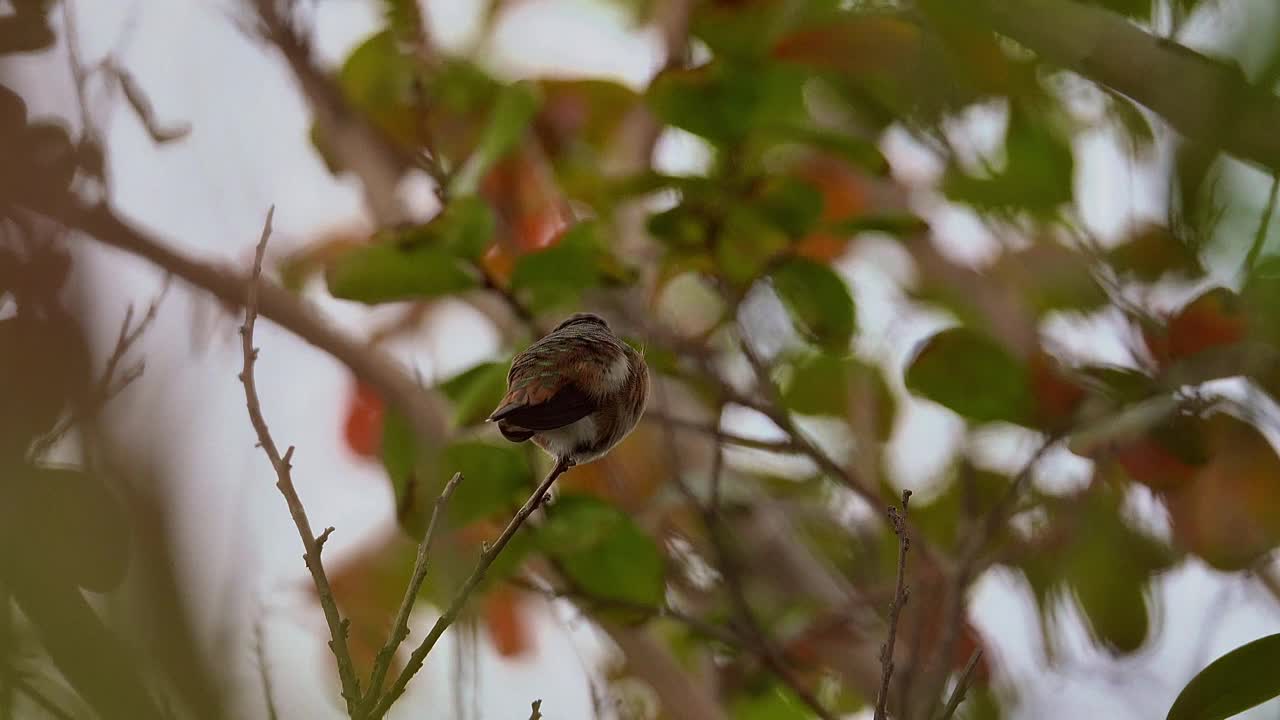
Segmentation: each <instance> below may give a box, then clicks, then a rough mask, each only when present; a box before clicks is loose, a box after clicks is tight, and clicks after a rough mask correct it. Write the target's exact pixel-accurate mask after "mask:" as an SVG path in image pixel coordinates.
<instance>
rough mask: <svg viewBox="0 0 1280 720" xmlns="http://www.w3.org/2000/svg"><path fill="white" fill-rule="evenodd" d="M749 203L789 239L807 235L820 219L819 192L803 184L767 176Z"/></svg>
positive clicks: (820, 204) (795, 180) (820, 197)
mask: <svg viewBox="0 0 1280 720" xmlns="http://www.w3.org/2000/svg"><path fill="white" fill-rule="evenodd" d="M749 202H751V204H752V205H753V206H754V207H755V208H756V209H757V210H758V211H759V212H760V213H761V214H762V215H763V216H764V217H766V218H768V220H769V222H770V223H771V224H772V225H773V226H774V227H776V228H778V229H779V230H781V231H783V232H784V233H786V234H787V236H788V237H791V238H799V237H802V236H803V235H805V234H806V233H808V232H809V231H810V230H811V229H813V226H814V225H815V224H817V222H818V218H819V217H821V216H822V193H820V192H819V191H818V189H817V188H816V187H814V186H813V185H812V184H810V183H807V182H801V181H800V180H797V179H795V178H789V177H777V176H775V177H770V178H768V179H766V180H765V182H764V186H763V187H762V188H761V189H760V191H759V192H758V193H757V194H755V196H753V197H752V198H750V200H749Z"/></svg>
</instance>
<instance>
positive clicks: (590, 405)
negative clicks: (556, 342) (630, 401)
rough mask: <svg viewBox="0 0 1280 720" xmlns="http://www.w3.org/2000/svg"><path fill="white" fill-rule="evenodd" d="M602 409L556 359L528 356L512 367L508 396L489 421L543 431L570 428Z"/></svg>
mask: <svg viewBox="0 0 1280 720" xmlns="http://www.w3.org/2000/svg"><path fill="white" fill-rule="evenodd" d="M598 409H599V406H598V405H597V404H596V402H595V400H593V399H592V398H591V397H590V396H589V395H587V394H586V393H585V392H583V390H582V389H581V388H579V387H578V386H577V384H576V383H574V382H572V381H570V380H569V379H568V376H567V373H565V372H563V369H562V368H557V367H556V366H555V358H553V357H548V356H541V355H538V354H532V355H531V354H529V353H525V354H523V355H521V356H520V357H518V358H516V361H515V363H513V364H512V366H511V373H510V374H509V375H508V378H507V394H506V396H505V397H503V398H502V402H501V403H499V404H498V409H497V410H494V411H493V414H491V415H490V416H489V420H490V421H496V420H505V421H507V422H509V423H511V424H512V425H515V426H518V427H521V428H525V429H527V430H536V431H539V432H542V431H545V430H554V429H556V428H560V427H564V426H565V425H569V424H570V423H573V422H576V421H578V420H581V419H582V418H584V417H586V416H587V415H589V414H591V413H593V412H595V411H596V410H598Z"/></svg>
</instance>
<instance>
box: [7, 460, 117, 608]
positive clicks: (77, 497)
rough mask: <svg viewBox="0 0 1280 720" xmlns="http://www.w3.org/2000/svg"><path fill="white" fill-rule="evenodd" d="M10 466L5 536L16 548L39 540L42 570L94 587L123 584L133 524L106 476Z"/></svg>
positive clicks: (97, 589)
mask: <svg viewBox="0 0 1280 720" xmlns="http://www.w3.org/2000/svg"><path fill="white" fill-rule="evenodd" d="M5 470H6V472H5V481H6V482H5V483H3V486H4V487H0V506H3V509H0V541H3V544H4V545H5V546H6V547H7V548H10V549H16V548H20V547H28V548H29V547H30V546H31V544H32V543H33V542H38V548H39V549H38V556H39V561H38V562H39V564H40V567H41V571H42V572H43V573H46V574H47V575H48V576H49V577H50V578H56V579H57V582H59V583H67V584H68V585H71V584H75V585H79V586H80V587H82V588H84V589H86V590H91V591H94V592H107V591H109V590H112V589H113V588H115V587H116V586H117V585H119V583H120V581H121V580H123V579H124V575H125V571H126V569H127V568H128V565H129V557H130V556H129V545H130V530H129V525H128V520H127V516H126V514H125V511H124V507H123V506H122V505H121V504H120V501H119V500H118V499H117V498H116V494H115V493H114V492H112V491H111V489H110V488H108V487H107V485H106V484H105V483H104V482H103V481H102V478H100V477H98V476H96V475H91V474H89V473H84V472H81V471H79V470H71V469H66V468H39V467H32V466H29V465H21V466H18V467H16V468H15V467H12V466H6V467H5ZM15 470H16V472H15ZM2 555H3V551H0V560H5V559H7V558H4V557H3V556H2Z"/></svg>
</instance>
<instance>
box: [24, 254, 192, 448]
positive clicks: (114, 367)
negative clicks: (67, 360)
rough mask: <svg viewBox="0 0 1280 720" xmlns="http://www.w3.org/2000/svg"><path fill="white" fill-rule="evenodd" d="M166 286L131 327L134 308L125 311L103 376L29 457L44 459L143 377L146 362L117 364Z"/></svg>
mask: <svg viewBox="0 0 1280 720" xmlns="http://www.w3.org/2000/svg"><path fill="white" fill-rule="evenodd" d="M169 286H170V282H169V278H168V277H167V276H166V278H165V281H164V285H163V287H161V289H160V292H159V293H158V294H157V295H156V297H155V298H153V299H152V300H151V304H150V305H148V306H147V311H146V312H145V313H143V316H142V319H141V320H139V321H138V323H137V325H134V324H133V305H129V306H128V307H127V308H125V313H124V321H123V322H122V323H120V332H119V334H118V335H117V337H116V343H115V346H114V347H113V348H112V350H111V355H110V356H108V357H107V363H106V366H105V367H104V369H103V371H102V376H101V377H100V378H99V379H98V381H97V382H96V383H94V385H93V387H92V388H91V389H90V391H89V395H88V397H87V398H86V399H85V400H84V402H83V404H82V405H81V406H80V407H78V408H76V409H74V410H73V411H71V412H70V413H68V414H67V415H66V416H65V417H63V418H62V419H60V420H59V421H58V422H57V424H55V425H54V426H53V429H51V430H50V431H49V432H47V433H45V434H44V435H43V436H42V437H40V439H38V440H36V441H35V442H34V443H32V445H31V450H30V455H31V457H35V458H36V457H37V458H38V457H41V456H43V455H44V454H45V453H47V452H48V451H49V449H50V448H52V447H53V446H54V445H56V444H57V442H58V441H59V440H61V439H62V437H63V436H64V435H66V434H67V433H68V432H70V431H71V428H73V427H75V425H76V424H77V423H79V422H83V421H84V420H86V419H88V418H91V417H93V415H94V414H96V413H97V412H98V411H100V410H102V408H104V407H106V405H107V403H109V402H111V400H112V399H114V398H115V397H116V396H117V395H119V394H120V393H121V392H123V391H124V389H125V388H127V387H129V385H131V384H133V382H134V381H135V380H137V379H138V378H140V377H142V372H143V370H144V369H145V368H146V363H144V362H142V361H139V362H137V363H136V364H134V365H131V366H129V367H128V368H126V369H125V370H124V371H123V372H120V364H121V363H122V362H124V358H125V356H127V355H128V354H129V351H130V350H131V349H132V348H133V345H134V343H136V342H137V341H138V339H139V338H140V337H142V334H143V333H144V332H146V330H147V328H148V327H150V325H151V323H152V322H154V321H155V319H156V314H157V313H158V312H159V309H160V303H161V302H163V301H164V298H165V296H166V295H168V293H169ZM117 373H118V374H117Z"/></svg>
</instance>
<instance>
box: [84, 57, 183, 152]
mask: <svg viewBox="0 0 1280 720" xmlns="http://www.w3.org/2000/svg"><path fill="white" fill-rule="evenodd" d="M100 68H101V70H102V72H104V73H106V74H108V75H110V76H111V77H113V78H115V81H116V82H117V83H118V84H119V85H120V90H121V91H122V92H124V98H125V100H126V101H127V102H128V103H129V107H130V108H132V109H133V114H134V115H137V116H138V120H139V121H140V122H141V123H142V127H143V128H145V129H146V131H147V135H150V136H151V141H152V142H154V143H156V144H157V145H163V144H164V143H169V142H173V141H174V140H181V139H182V138H184V137H186V136H187V135H190V134H191V126H190V125H188V124H187V123H179V124H177V125H174V126H172V127H165V126H164V125H163V124H161V122H160V121H159V120H158V119H157V118H156V111H155V108H153V107H152V106H151V100H149V99H148V98H147V94H146V93H145V92H144V91H143V90H142V86H141V85H139V84H138V81H137V79H135V78H134V77H133V74H132V73H130V72H129V71H128V70H125V69H124V68H122V67H120V66H119V65H117V64H116V63H115V62H113V61H112V60H110V59H107V60H106V61H104V62H103V63H102V65H101V66H100Z"/></svg>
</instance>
